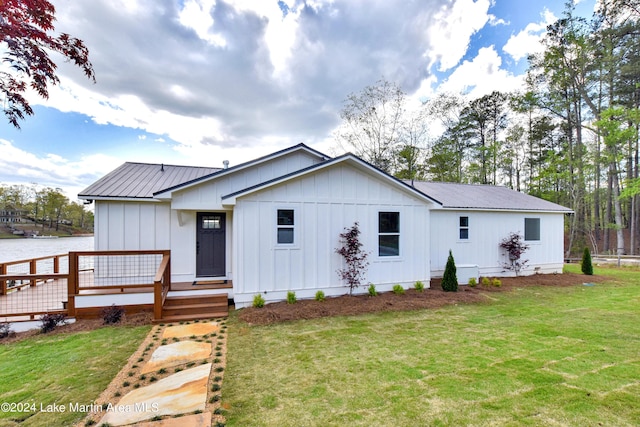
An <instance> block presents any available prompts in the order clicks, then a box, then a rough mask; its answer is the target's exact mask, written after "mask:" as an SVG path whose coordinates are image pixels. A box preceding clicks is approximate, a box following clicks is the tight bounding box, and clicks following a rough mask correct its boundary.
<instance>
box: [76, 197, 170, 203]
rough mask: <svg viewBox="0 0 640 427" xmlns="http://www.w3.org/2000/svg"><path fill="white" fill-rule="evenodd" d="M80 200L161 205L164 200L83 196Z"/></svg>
mask: <svg viewBox="0 0 640 427" xmlns="http://www.w3.org/2000/svg"><path fill="white" fill-rule="evenodd" d="M78 198H79V199H80V200H93V201H94V202H148V203H161V202H164V200H158V199H156V198H153V199H150V198H147V197H103V196H95V197H92V196H82V197H78Z"/></svg>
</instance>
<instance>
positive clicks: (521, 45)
mask: <svg viewBox="0 0 640 427" xmlns="http://www.w3.org/2000/svg"><path fill="white" fill-rule="evenodd" d="M556 20H557V18H556V17H555V16H554V14H553V13H551V12H550V11H549V10H548V9H545V11H544V12H543V14H542V21H541V22H537V23H530V24H529V25H527V26H526V27H525V29H524V30H522V31H520V32H519V33H518V34H516V35H512V36H511V37H510V38H509V40H507V43H506V44H505V45H504V47H503V48H502V50H503V51H505V52H506V53H508V54H509V55H511V57H512V58H513V59H514V60H515V61H519V60H521V59H522V58H526V57H527V56H528V55H532V54H535V53H539V52H542V51H543V50H544V46H543V45H542V43H540V41H541V40H542V37H544V34H545V32H546V29H547V26H548V25H551V24H552V23H554V22H555V21H556Z"/></svg>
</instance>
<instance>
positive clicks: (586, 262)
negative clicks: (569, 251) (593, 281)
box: [580, 248, 593, 276]
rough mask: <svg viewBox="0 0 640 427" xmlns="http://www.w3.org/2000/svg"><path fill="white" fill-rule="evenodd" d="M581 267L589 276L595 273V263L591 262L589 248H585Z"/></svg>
mask: <svg viewBox="0 0 640 427" xmlns="http://www.w3.org/2000/svg"><path fill="white" fill-rule="evenodd" d="M580 269H581V270H582V273H583V274H586V275H587V276H592V275H593V264H592V263H591V252H589V248H584V252H583V253H582V264H581V266H580Z"/></svg>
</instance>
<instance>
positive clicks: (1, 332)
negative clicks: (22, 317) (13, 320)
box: [0, 322, 16, 339]
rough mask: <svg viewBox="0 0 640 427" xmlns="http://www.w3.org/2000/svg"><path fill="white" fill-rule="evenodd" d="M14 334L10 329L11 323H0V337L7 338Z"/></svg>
mask: <svg viewBox="0 0 640 427" xmlns="http://www.w3.org/2000/svg"><path fill="white" fill-rule="evenodd" d="M15 334H16V333H15V332H13V331H12V330H11V324H9V323H7V322H2V323H0V339H3V338H9V337H12V336H14V335H15Z"/></svg>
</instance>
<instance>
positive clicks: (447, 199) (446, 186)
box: [405, 181, 572, 213]
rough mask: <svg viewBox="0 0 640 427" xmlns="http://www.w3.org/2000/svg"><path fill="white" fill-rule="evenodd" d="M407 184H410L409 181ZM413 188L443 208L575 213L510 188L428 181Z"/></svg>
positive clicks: (420, 182) (417, 182)
mask: <svg viewBox="0 0 640 427" xmlns="http://www.w3.org/2000/svg"><path fill="white" fill-rule="evenodd" d="M405 182H407V183H408V184H410V181H405ZM413 185H414V187H415V188H416V190H418V191H420V192H422V193H424V194H426V195H428V196H430V197H432V198H434V199H436V200H437V201H439V202H440V203H441V204H442V207H444V208H450V209H455V208H460V209H490V210H515V211H546V212H565V213H570V212H572V211H571V209H568V208H565V207H564V206H560V205H558V204H556V203H552V202H549V201H546V200H542V199H539V198H537V197H534V196H530V195H528V194H524V193H520V192H518V191H514V190H511V189H509V188H507V187H497V186H493V185H474V184H455V183H449V182H425V181H415V182H414V183H413Z"/></svg>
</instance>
